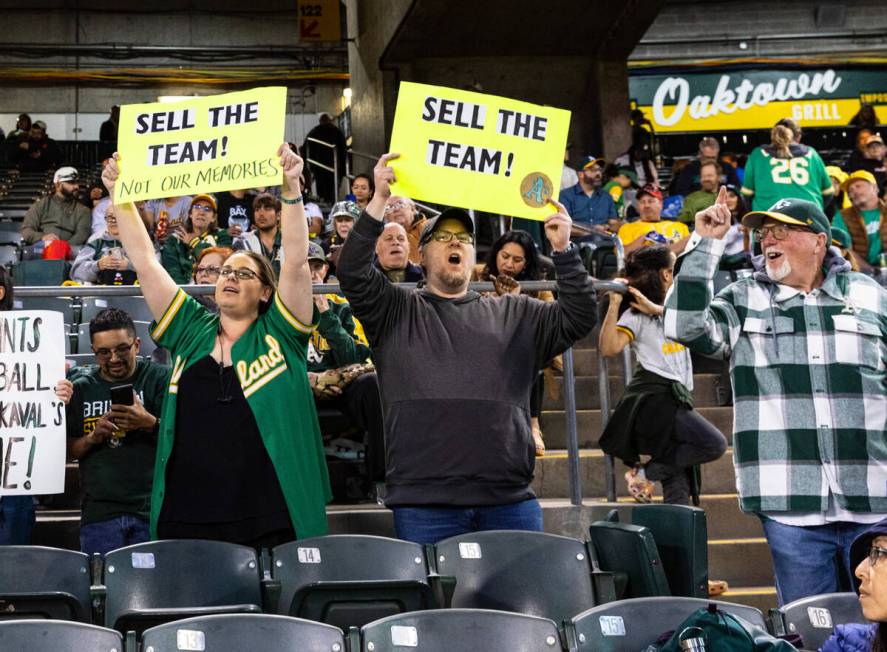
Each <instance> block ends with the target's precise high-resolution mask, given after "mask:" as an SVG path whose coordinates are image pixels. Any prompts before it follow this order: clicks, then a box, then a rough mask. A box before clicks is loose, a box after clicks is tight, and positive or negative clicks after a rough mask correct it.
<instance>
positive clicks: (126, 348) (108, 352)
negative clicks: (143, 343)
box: [92, 340, 136, 360]
mask: <svg viewBox="0 0 887 652" xmlns="http://www.w3.org/2000/svg"><path fill="white" fill-rule="evenodd" d="M135 345H136V343H135V340H133V341H132V342H130V343H129V344H120V345H119V346H115V347H114V348H113V349H93V350H92V352H93V353H95V357H96V358H98V359H99V360H110V359H111V356H112V355H114V354H117V357H118V358H125V357H126V356H127V355H129V352H130V351H132V347H134V346H135Z"/></svg>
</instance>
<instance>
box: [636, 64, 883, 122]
mask: <svg viewBox="0 0 887 652" xmlns="http://www.w3.org/2000/svg"><path fill="white" fill-rule="evenodd" d="M629 92H630V94H631V97H632V99H633V100H634V102H635V103H636V104H637V106H638V108H640V109H641V110H642V111H643V112H644V114H645V115H646V116H647V118H648V119H649V120H650V121H651V122H652V123H653V127H654V128H655V130H656V131H657V132H662V133H668V132H684V133H686V132H694V131H707V132H710V131H725V130H737V129H769V128H770V127H772V126H773V124H774V123H776V121H778V120H779V119H781V118H785V117H792V118H794V119H795V120H798V121H799V122H800V123H801V125H802V126H804V127H837V126H845V125H847V124H849V123H850V120H851V119H852V118H853V116H854V115H856V113H857V111H859V107H860V104H861V103H862V102H868V103H872V104H875V105H876V110H877V111H878V112H879V113H878V116H879V118H880V119H879V122H880V123H882V124H883V123H885V122H887V75H885V74H884V72H883V71H882V70H859V69H838V70H836V69H833V68H828V69H819V70H807V71H799V70H770V69H765V70H756V71H735V72H723V73H695V72H690V73H675V74H669V75H663V74H646V73H644V71H642V70H633V71H631V72H630V77H629ZM878 104H880V105H881V106H880V107H879V106H877V105H878Z"/></svg>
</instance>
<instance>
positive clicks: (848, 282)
mask: <svg viewBox="0 0 887 652" xmlns="http://www.w3.org/2000/svg"><path fill="white" fill-rule="evenodd" d="M724 244H725V243H724V241H723V240H715V239H713V238H700V237H699V236H698V235H694V236H693V238H692V239H691V241H690V243H688V247H687V249H686V251H685V253H684V255H683V256H682V257H681V260H680V261H679V267H680V268H679V272H678V273H677V274H676V276H675V281H674V285H673V287H672V289H671V291H670V292H669V294H668V297H667V299H666V309H665V334H666V336H667V337H669V338H671V339H674V340H677V341H679V342H682V343H684V344H685V345H687V346H688V347H689V348H690V349H691V350H693V351H696V352H698V353H701V354H704V355H707V356H711V357H723V358H726V359H729V361H730V373H731V377H732V380H733V398H734V405H735V408H734V413H733V460H734V463H735V467H736V482H737V487H738V490H739V496H740V504H741V507H742V510H743V511H746V512H783V511H789V512H805V513H811V512H825V511H827V509H828V506H829V494H830V493H831V494H832V495H834V498H835V500H836V501H837V504H838V505H840V506H841V507H843V508H844V509H847V510H849V511H854V512H887V432H885V430H887V377H885V359H887V291H885V290H884V288H882V287H880V286H879V285H878V284H877V283H876V282H875V281H874V280H872V279H871V278H869V277H867V276H865V275H862V274H857V273H854V272H850V271H849V265H848V264H847V263H846V261H844V259H843V258H841V257H840V256H837V255H835V253H834V252H835V250H834V249H832V250H830V251H829V253H828V254H827V256H826V261H825V263H826V269H827V271H828V273H827V276H826V279H825V281H824V283H823V285H822V286H821V287H820V288H818V289H816V290H814V291H812V292H810V293H809V294H806V295H804V294H803V293H801V292H799V291H797V290H794V289H792V288H790V287H788V286H785V285H779V284H777V283H774V282H773V281H772V280H770V279H769V278H768V277H767V276H766V274H764V273H763V272H757V273H756V274H754V275H753V276H752V277H749V278H746V279H742V280H740V281H737V282H736V283H733V284H732V285H730V286H728V287H726V288H724V289H723V290H722V291H721V292H719V293H718V295H717V296H716V297H714V298H712V294H713V285H712V279H713V278H714V276H715V273H716V272H717V270H718V263H719V261H720V259H721V255H722V254H723V251H724Z"/></svg>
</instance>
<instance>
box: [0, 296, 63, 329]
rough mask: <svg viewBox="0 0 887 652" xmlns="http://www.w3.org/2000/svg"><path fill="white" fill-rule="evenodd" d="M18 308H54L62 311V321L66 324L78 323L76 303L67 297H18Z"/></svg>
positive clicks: (56, 310)
mask: <svg viewBox="0 0 887 652" xmlns="http://www.w3.org/2000/svg"><path fill="white" fill-rule="evenodd" d="M15 303H16V310H52V311H55V312H60V313H62V321H63V322H65V323H66V324H76V323H78V320H77V315H75V314H74V303H73V301H71V299H69V298H67V297H24V296H22V297H18V298H16V300H15Z"/></svg>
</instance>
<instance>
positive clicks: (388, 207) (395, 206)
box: [385, 201, 410, 213]
mask: <svg viewBox="0 0 887 652" xmlns="http://www.w3.org/2000/svg"><path fill="white" fill-rule="evenodd" d="M401 208H410V205H409V204H405V203H404V202H402V201H398V202H394V203H393V204H388V205H386V206H385V212H386V213H393V212H394V211H399V210H400V209H401Z"/></svg>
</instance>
